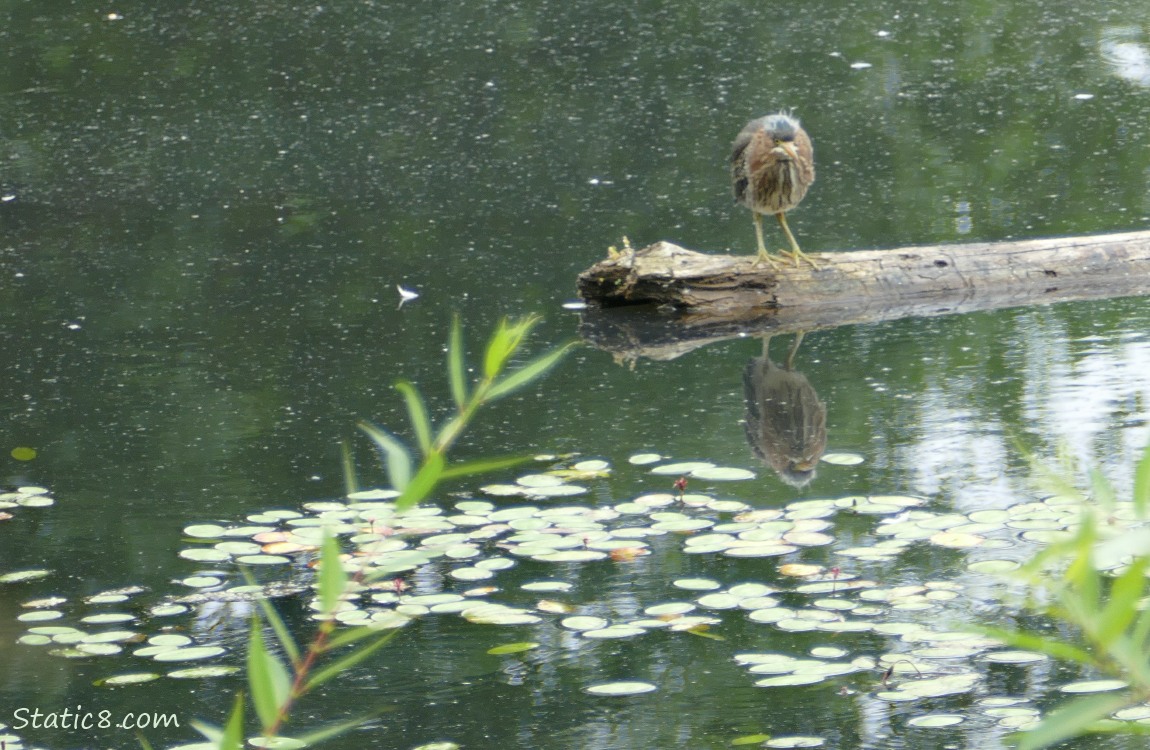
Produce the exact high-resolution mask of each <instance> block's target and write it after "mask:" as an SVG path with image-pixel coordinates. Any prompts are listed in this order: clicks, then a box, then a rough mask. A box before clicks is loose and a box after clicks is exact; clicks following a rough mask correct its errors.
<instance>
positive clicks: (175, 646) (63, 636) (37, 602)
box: [8, 571, 239, 687]
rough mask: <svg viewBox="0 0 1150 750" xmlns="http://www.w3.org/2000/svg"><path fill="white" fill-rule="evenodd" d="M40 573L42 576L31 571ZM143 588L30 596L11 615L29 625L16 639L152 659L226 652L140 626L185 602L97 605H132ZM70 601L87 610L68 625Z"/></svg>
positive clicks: (87, 653)
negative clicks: (137, 609)
mask: <svg viewBox="0 0 1150 750" xmlns="http://www.w3.org/2000/svg"><path fill="white" fill-rule="evenodd" d="M22 572H25V573H27V572H36V573H40V572H44V573H48V572H49V571H22ZM13 575H14V574H13ZM40 577H43V576H39V575H37V576H35V578H40ZM13 580H15V579H13ZM13 580H9V581H8V582H13ZM20 580H32V578H29V577H24V578H22V579H20ZM144 592H145V589H143V588H141V587H137V586H133V587H127V588H121V589H114V590H110V591H105V592H102V593H99V594H93V595H91V596H88V597H85V598H84V599H83V600H82V601H80V602H76V603H73V602H70V601H69V600H68V599H67V598H66V597H62V596H49V597H43V598H40V599H30V600H28V601H26V602H23V604H22V605H21V606H22V607H23V608H24V609H25V610H27V611H25V612H23V613H22V614H20V615H17V617H16V619H17V621H19V622H22V623H25V624H27V625H28V626H29V627H28V630H27V632H25V633H24V634H23V635H21V636H20V637H19V638H17V642H18V643H21V644H23V645H25V646H44V647H48V648H49V653H50V654H52V655H53V656H60V657H64V658H69V659H85V658H90V657H97V656H116V655H119V654H123V653H130V654H131V655H133V656H136V657H140V658H145V659H150V660H151V661H154V662H160V663H171V662H187V661H199V660H202V659H210V658H213V657H217V656H221V655H223V654H224V653H226V649H225V648H224V647H222V646H219V645H216V644H207V645H203V644H197V643H196V642H195V641H194V640H193V639H192V638H190V637H188V636H186V635H179V634H175V633H160V634H157V635H152V636H150V637H149V636H148V635H147V634H146V632H144V630H142V629H141V626H142V625H143V624H144V623H143V622H142V619H147V620H150V619H151V618H159V617H168V616H172V615H178V614H183V613H185V612H187V611H188V607H187V606H184V605H179V604H169V603H165V604H160V605H156V606H153V607H151V608H149V609H148V610H147V612H146V617H145V618H141V617H140V616H138V615H137V614H133V613H132V612H125V611H98V610H99V609H100V608H102V607H104V606H109V607H110V606H113V605H132V604H133V602H132V601H131V600H132V599H133V597H136V596H138V595H139V594H142V593H144ZM73 604H75V605H77V606H79V607H82V608H83V610H84V611H86V612H87V614H83V615H81V616H79V617H78V618H76V620H75V625H68V624H65V623H64V618H65V617H66V613H65V612H64V611H63V609H61V607H62V606H63V605H73ZM238 670H239V668H238V667H235V666H230V665H218V666H213V667H210V668H198V669H178V670H175V671H172V672H168V673H167V675H168V676H169V677H175V678H191V677H214V676H220V675H224V674H233V673H235V672H237V671H238ZM160 676H161V675H160V674H159V673H157V672H140V673H125V674H120V675H114V676H112V677H108V678H104V679H101V680H98V681H97V684H98V685H106V686H109V687H114V686H117V685H130V684H134V683H139V682H148V681H151V680H154V679H157V678H158V677H160Z"/></svg>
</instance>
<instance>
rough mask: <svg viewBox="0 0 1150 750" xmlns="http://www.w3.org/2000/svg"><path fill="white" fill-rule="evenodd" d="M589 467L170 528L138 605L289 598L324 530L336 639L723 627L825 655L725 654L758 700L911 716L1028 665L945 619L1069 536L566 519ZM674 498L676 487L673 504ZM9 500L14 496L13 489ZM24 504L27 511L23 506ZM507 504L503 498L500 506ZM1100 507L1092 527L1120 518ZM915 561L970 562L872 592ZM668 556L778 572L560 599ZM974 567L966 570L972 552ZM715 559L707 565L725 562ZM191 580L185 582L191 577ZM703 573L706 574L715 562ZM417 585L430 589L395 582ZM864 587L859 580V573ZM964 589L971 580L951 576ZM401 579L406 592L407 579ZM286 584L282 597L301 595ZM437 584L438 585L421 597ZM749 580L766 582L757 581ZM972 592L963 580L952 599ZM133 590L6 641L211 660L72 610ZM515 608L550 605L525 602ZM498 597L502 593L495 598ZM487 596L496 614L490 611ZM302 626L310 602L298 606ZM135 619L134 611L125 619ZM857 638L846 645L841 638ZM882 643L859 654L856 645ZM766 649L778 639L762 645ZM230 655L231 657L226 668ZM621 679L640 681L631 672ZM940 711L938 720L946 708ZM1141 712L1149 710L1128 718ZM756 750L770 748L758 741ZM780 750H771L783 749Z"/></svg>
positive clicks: (861, 517)
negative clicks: (410, 501)
mask: <svg viewBox="0 0 1150 750" xmlns="http://www.w3.org/2000/svg"><path fill="white" fill-rule="evenodd" d="M830 457H831V458H832V459H833V461H832V462H834V463H838V464H840V465H853V464H855V463H858V461H857V460H856V458H858V459H859V460H861V457H856V456H855V454H838V455H835V454H831V456H830ZM629 463H630V464H631V465H633V466H636V467H650V468H644V469H643V470H644V471H649V473H650V475H651V476H653V477H656V479H657V481H658V482H660V483H662V486H663V487H666V486H667V484H669V481H668V480H669V478H670V477H676V478H678V477H690V478H691V482H692V486H695V485H696V484H705V483H707V482H725V481H738V480H745V479H749V478H752V477H754V476H755V474H754V473H753V472H750V471H748V470H745V469H738V468H726V467H717V466H715V465H713V464H710V463H707V462H681V461H680V462H675V461H670V460H668V459H665V458H664V457H663V456H660V455H658V454H654V453H648V454H637V455H635V456H632V457H631V458H630V460H629ZM611 473H612V469H611V467H610V465H609V464H607V462H605V461H600V460H594V461H580V462H577V463H574V464H572V465H570V466H565V467H563V468H559V469H551V470H545V471H539V472H536V473H529V474H527V475H524V476H522V477H520V478H519V479H517V480H516V481H515V482H514V483H506V484H492V485H487V486H484V487H481V488H480V492H482V493H484V494H486V495H487V496H489V497H490V498H491V499H490V500H481V499H474V498H469V499H463V500H459V501H457V502H454V503H453V504H451V505H450V506H445V507H437V506H433V505H426V506H421V507H417V508H415V509H413V510H411V511H409V512H407V513H405V514H403V515H397V514H396V513H395V508H394V502H393V501H394V498H395V497H396V494H397V493H395V492H392V491H390V490H369V491H364V492H358V493H355V494H353V495H351V496H349V497H348V498H347V499H346V501H343V502H312V503H306V504H304V505H303V506H301V507H300V508H299V509H274V510H268V511H265V512H262V513H257V514H252V515H249V516H247V517H246V518H245V519H243V520H242V521H240V522H237V523H199V524H193V525H191V526H188V527H186V528H185V529H184V530H183V531H184V535H185V542H186V546H185V548H184V549H183V550H182V551H180V552H179V556H180V557H181V558H182V559H184V560H186V561H188V562H190V563H194V564H195V565H196V566H197V567H199V569H197V570H195V571H194V572H193V573H192V574H191V575H189V576H187V577H185V578H184V579H182V580H181V583H182V584H183V585H184V586H185V587H186V588H187V589H188V590H190V591H187V592H185V593H182V594H180V595H176V596H173V597H170V598H169V600H167V601H165V602H163V603H161V604H159V605H156V606H153V607H151V608H149V609H147V610H146V611H147V616H148V617H162V616H168V615H175V614H181V613H184V612H187V611H188V610H189V606H190V605H195V604H199V603H204V602H220V601H233V600H242V599H251V598H255V597H259V596H274V595H276V594H279V593H295V592H299V591H302V590H307V587H308V586H310V582H311V575H310V572H309V571H308V570H307V566H308V565H310V564H313V563H314V562H315V561H316V558H317V556H318V554H317V553H318V549H319V546H320V544H321V542H322V540H323V538H324V535H325V534H335V535H337V536H338V537H339V538H340V542H341V545H342V547H343V549H344V551H345V553H346V554H345V556H344V560H343V564H344V566H345V568H346V569H347V570H348V572H349V573H351V574H352V576H353V577H352V583H351V587H350V590H349V594H348V596H347V597H346V599H345V600H344V601H342V602H340V604H339V606H338V607H337V611H336V612H335V613H334V614H333V615H332V616H334V618H335V619H336V620H338V621H339V622H341V623H343V624H346V625H367V626H370V627H374V628H379V629H390V628H398V627H403V626H405V625H407V624H409V623H411V622H412V621H414V620H417V619H419V618H423V617H432V616H449V617H459V618H462V619H464V620H466V621H468V622H471V623H475V624H479V625H488V626H521V627H528V628H533V629H535V630H533V634H534V633H537V634H538V635H533V638H534V639H533V640H521V641H517V642H515V643H510V644H505V645H503V646H498V647H496V648H494V649H491V650H490V651H489V653H491V654H493V655H500V656H504V657H506V658H521V657H520V655H521V654H525V653H527V652H530V651H532V650H534V649H535V648H536V647H537V646H538V644H539V642H543V641H544V640H545V638H546V634H545V633H543V632H541V630H542V629H547V628H551V629H554V630H555V631H561V632H564V633H566V636H565V637H566V638H568V639H570V640H571V641H572V642H585V643H586V644H587V647H593V645H592V644H593V643H594V642H595V641H603V640H612V639H624V638H633V637H637V636H643V635H645V634H648V633H652V632H676V631H678V632H682V631H686V632H688V633H694V634H705V633H706V632H707V629H708V628H710V629H711V630H710V632H711V633H714V632H721V630H720V626H721V625H722V624H723V622H724V621H728V618H731V617H742V618H745V619H746V620H748V621H750V622H752V623H757V624H759V625H762V626H764V627H766V628H770V629H772V630H774V631H778V632H779V633H780V634H786V633H808V634H816V635H817V634H819V633H826V634H828V635H827V637H828V638H830V637H833V638H835V645H834V646H820V647H816V648H813V649H810V650H809V651H807V652H803V653H783V652H781V651H775V650H772V651H770V652H764V653H749V652H748V653H739V654H738V655H737V656H736V657H735V659H736V662H737V663H738V664H740V665H741V666H743V667H745V668H746V671H747V677H748V680H749V682H750V683H751V684H754V685H756V686H758V687H762V688H768V689H770V688H780V687H783V688H785V687H792V686H796V685H816V684H818V683H824V682H828V681H838V682H837V687H838V688H839V689H840V690H853V688H852V687H851V686H860V685H865V689H866V690H868V691H870V692H871V694H872V695H873V697H874V698H875V699H877V700H881V701H884V702H887V703H890V704H900V703H913V702H916V701H930V704H929V705H930V708H931V709H937V708H938V704H937V700H938V699H943V698H946V697H947V696H953V695H969V694H975V695H977V693H978V691H980V690H984V689H985V687H984V677H985V674H986V672H987V670H990V669H1025V668H1027V667H1029V666H1031V665H1038V664H1042V663H1044V662H1046V661H1047V657H1046V656H1044V655H1042V654H1037V653H1032V652H1026V651H1018V650H1006V649H1004V648H1003V647H1002V646H1001V644H999V643H998V642H996V641H994V640H992V639H989V638H985V637H982V636H976V635H972V634H970V633H968V632H963V631H960V630H958V629H956V628H955V627H949V626H948V625H947V623H948V622H958V621H960V620H961V619H962V617H963V615H962V614H961V613H957V612H956V611H955V610H954V609H953V608H952V607H953V605H952V602H954V601H955V600H956V599H961V598H966V597H968V596H970V595H971V592H970V591H969V590H968V588H969V587H974V586H977V587H980V588H985V587H986V586H989V585H993V583H994V580H995V579H992V578H989V577H987V576H991V575H997V574H999V573H1002V572H1006V571H1009V570H1011V569H1013V568H1015V567H1017V566H1018V562H1017V561H1018V560H1021V559H1025V558H1026V557H1028V556H1029V555H1030V554H1032V553H1033V551H1034V550H1035V548H1036V547H1038V546H1042V545H1044V544H1047V543H1049V542H1050V541H1052V540H1055V539H1059V538H1062V537H1063V536H1065V535H1066V534H1069V533H1072V531H1073V529H1074V527H1075V524H1076V523H1077V520H1078V511H1079V508H1078V506H1077V505H1075V504H1074V503H1073V502H1071V501H1069V500H1067V499H1065V498H1049V499H1047V500H1042V501H1034V502H1024V503H1019V504H1016V505H1014V506H1011V507H1009V508H1003V509H993V510H976V511H973V512H970V513H953V512H946V513H940V512H935V511H932V510H930V509H928V507H927V505H928V501H927V500H926V499H924V498H920V497H913V496H904V495H868V496H862V495H856V496H849V497H838V498H825V499H813V500H802V501H797V502H792V503H790V504H787V505H785V506H783V507H780V508H756V507H753V506H752V505H750V504H748V503H746V502H743V501H742V500H737V499H731V498H729V497H721V496H714V495H710V494H704V493H698V492H696V493H687V492H685V490H681V491H680V492H679V493H672V492H650V493H647V494H641V495H638V496H635V497H631V498H629V499H624V500H621V501H618V502H603V501H600V502H599V503H597V504H571V503H570V500H568V498H570V497H574V496H577V495H582V494H585V493H587V491H588V490H587V487H586V486H585V485H586V484H589V483H591V482H598V481H602V480H604V479H606V478H609V477H610V476H611ZM679 487H680V485H679V484H678V483H676V488H679ZM25 494H28V493H25ZM38 496H41V495H34V494H32V495H29V497H38ZM509 498H514V499H509ZM848 517H849V519H850V524H849V526H850V541H849V542H848V543H843V542H842V541H840V539H839V535H840V533H841V522H842V521H843V520H844V519H845V518H848ZM1133 517H1134V516H1133V514H1132V513H1130V512H1128V509H1127V508H1124V507H1119V508H1118V509H1117V511H1116V512H1115V513H1114V514H1113V518H1112V519H1111V520H1112V524H1114V525H1118V526H1120V525H1121V524H1122V523H1123V522H1124V521H1129V520H1131V519H1133ZM916 545H922V546H929V547H933V548H936V549H946V550H951V551H953V552H955V553H957V554H961V555H968V556H975V555H977V556H978V558H979V559H974V560H971V561H969V562H967V563H966V564H965V568H966V570H967V571H968V572H967V573H965V574H964V576H965V577H964V579H963V582H958V581H957V580H922V581H917V582H916V581H914V580H913V578H912V575H913V571H911V570H907V569H905V567H900V569H899V571H898V576H897V579H896V578H894V577H893V576H892V580H897V581H898V583H897V585H893V584H884V583H882V582H881V580H882V578H883V577H884V575H877V573H882V572H885V571H886V570H887V569H888V566H889V565H890V564H891V563H893V562H894V561H895V560H897V559H900V556H902V555H904V554H905V553H907V552H908V551H909V550H910V549H911V548H913V547H915V546H916ZM672 549H674V550H675V551H677V552H678V553H681V554H683V555H687V556H691V557H694V558H697V559H698V560H699V561H700V562H699V565H700V566H701V567H704V568H706V567H709V566H711V563H710V562H709V559H710V558H714V559H716V560H717V559H719V558H769V557H775V558H780V559H778V560H775V561H770V562H766V563H763V564H765V565H768V566H770V567H769V570H770V571H771V572H770V573H765V574H764V575H763V578H764V579H767V580H765V581H746V580H739V581H729V582H725V581H722V580H719V577H718V576H716V577H713V578H712V577H705V576H697V577H683V578H678V579H675V580H673V581H671V582H670V583H671V585H672V586H673V587H674V588H675V589H677V590H678V591H679V592H680V595H678V596H676V598H675V600H673V601H652V602H649V603H647V605H646V606H643V605H640V611H639V612H638V613H637V614H633V615H631V616H616V615H613V614H612V613H608V612H604V611H602V608H601V607H600V606H599V603H597V602H583V603H572V602H568V601H562V600H561V599H562V595H564V594H567V593H569V592H570V591H571V590H572V588H573V584H572V583H571V582H570V581H569V580H564V579H565V578H571V577H573V576H574V575H576V573H577V572H578V571H579V566H584V565H596V566H612V565H626V564H630V563H632V562H634V561H637V560H639V559H641V558H643V557H646V556H648V555H661V554H667V553H668V552H669V551H670V550H672ZM987 550H990V551H992V552H991V553H990V554H986V552H985V551H987ZM730 563H731V561H729V560H728V561H726V562H725V564H727V565H729V564H730ZM201 566H202V567H201ZM239 566H259V568H260V569H261V570H262V571H263V575H264V576H265V578H266V576H267V575H273V576H274V575H277V571H282V572H283V576H282V577H286V578H288V579H290V580H277V581H273V582H271V583H267V582H266V581H265V582H263V583H259V584H253V583H250V582H248V581H244V580H240V578H239V575H238V573H239ZM522 566H533V567H531V571H532V572H536V571H544V573H543V575H542V576H540V577H538V578H536V579H535V580H530V581H528V582H527V583H522V584H520V585H518V586H515V587H514V588H512V587H511V586H507V587H506V590H505V589H504V587H501V586H500V585H499V578H500V576H501V573H502V572H503V571H506V570H509V569H512V568H518V567H522ZM716 567H720V566H716ZM425 568H427V569H434V571H435V573H436V575H434V576H410V575H409V574H411V573H412V572H414V571H419V570H421V569H425ZM864 571H865V572H866V573H867V574H869V576H870V577H864V576H863V575H862V573H863V572H864ZM49 573H50V572H49V571H37V570H30V571H15V572H12V573H8V574H5V575H4V576H0V583H18V582H22V581H25V580H33V579H35V578H36V577H42V576H46V575H48V574H49ZM972 573H973V574H975V576H974V577H972V576H971V575H970V574H972ZM409 577H414V578H416V579H417V583H416V584H415V585H414V589H413V588H412V584H409V583H408V582H407V578H409ZM301 580H302V583H301ZM428 581H437V582H438V581H442V583H441V584H440V583H428ZM767 581H769V583H768V582H767ZM972 582H973V583H972ZM136 593H137V592H134V591H131V592H129V591H119V592H105V594H102V595H99V596H97V597H90V598H89V599H88V600H86V601H85V602H84V604H85V606H86V610H88V611H89V612H88V613H87V614H85V615H83V616H82V617H79V618H78V619H77V620H76V621H74V622H73V623H72V624H64V623H62V622H61V620H62V619H63V618H65V616H66V615H65V612H64V610H63V609H62V608H61V607H60V605H62V604H65V603H66V601H65V600H64V599H62V598H59V599H52V598H48V599H42V600H36V601H30V602H27V603H25V607H26V608H27V609H28V610H29V611H28V612H26V613H24V614H22V615H21V616H20V618H19V619H20V620H21V621H23V622H25V623H27V625H28V626H29V630H28V632H27V633H26V634H25V635H24V636H23V637H21V639H20V641H21V642H22V643H24V644H27V645H42V646H49V647H51V648H52V649H53V653H56V654H58V655H60V656H66V657H75V658H79V657H93V656H99V655H112V654H117V653H123V652H129V651H130V653H132V654H134V655H135V656H136V657H139V658H144V659H149V660H151V661H152V662H156V663H166V662H180V661H194V660H199V659H211V658H214V657H219V656H221V655H223V654H224V649H223V647H222V646H220V645H219V644H218V643H215V642H193V641H191V640H190V639H187V637H186V636H182V635H174V634H167V633H155V634H148V633H146V632H143V630H142V629H141V625H142V624H141V623H140V622H139V621H138V618H137V617H136V616H135V615H133V614H131V613H128V612H122V611H108V612H102V611H101V612H90V610H92V609H93V606H94V605H101V606H110V605H115V604H118V603H121V602H124V601H125V600H126V599H128V598H129V597H131V596H134V595H135V594H136ZM523 593H531V594H545V595H550V596H558V597H560V600H557V599H535V597H531V598H532V599H534V603H525V602H524V601H523V600H524V598H525V597H524V596H523ZM500 595H503V596H502V597H501V596H500ZM497 598H505V599H509V600H510V601H497V600H496V599H497ZM312 609H313V610H314V611H315V616H316V617H321V616H323V615H321V613H320V607H319V604H318V603H317V602H312ZM140 610H141V608H140V607H136V608H135V610H134V611H140ZM851 633H857V634H859V635H858V636H855V637H851V636H849V634H851ZM876 637H877V638H879V639H881V643H882V644H883V645H882V646H881V647H876V645H875V638H876ZM779 640H780V641H781V642H790V641H789V640H787V639H784V638H780V639H779ZM230 658H233V659H234V656H233V657H230ZM235 670H236V667H235V666H233V665H230V664H213V665H208V666H206V667H204V666H198V667H190V668H181V669H178V670H175V671H172V672H168V673H167V675H168V676H169V677H174V678H193V677H207V676H215V675H220V674H228V673H230V672H232V671H235ZM159 676H160V673H159V672H153V671H138V672H135V671H133V672H125V673H123V674H119V675H113V676H110V677H108V678H105V679H104V680H102V681H101V684H104V685H108V686H114V685H131V684H134V683H141V682H146V681H148V680H151V679H156V678H157V677H159ZM639 676H640V677H641V675H639ZM1118 687H1120V685H1115V684H1113V683H1112V682H1108V681H1098V680H1096V681H1087V682H1084V683H1077V684H1074V685H1069V686H1065V687H1064V688H1063V690H1067V691H1080V692H1085V691H1088V690H1105V689H1117V688H1118ZM655 690H657V687H656V685H654V684H652V683H648V682H644V681H642V680H627V681H624V682H613V683H601V684H598V685H593V686H591V687H589V688H587V692H588V693H589V694H592V695H600V696H605V697H609V696H623V695H639V694H642V693H645V692H650V691H655ZM1023 703H1024V701H1023V699H1020V698H1012V697H1008V696H999V697H984V698H981V699H977V700H975V701H974V702H973V703H971V704H970V705H969V707H967V708H965V709H963V710H962V711H961V712H947V713H932V714H925V715H916V716H913V717H911V718H910V720H908V722H907V726H909V727H913V728H916V729H922V730H927V729H937V728H945V727H948V726H953V725H955V724H958V723H961V722H963V721H965V720H966V719H967V718H973V717H974V716H976V715H978V716H981V717H983V718H984V719H985V718H989V719H992V720H994V721H995V722H997V723H998V724H999V725H1000V726H1002V727H1004V728H1008V729H1017V728H1024V727H1026V726H1030V725H1032V724H1033V723H1035V722H1037V720H1038V716H1039V715H1038V711H1037V710H1036V709H1034V708H1032V707H1030V706H1026V705H1022V704H1023ZM956 705H958V704H956ZM1148 713H1150V712H1148ZM1115 718H1119V719H1125V720H1130V721H1138V720H1142V719H1145V718H1148V717H1147V716H1146V715H1143V714H1142V713H1139V712H1137V711H1135V710H1134V709H1128V710H1127V711H1125V712H1119V714H1118V715H1116V716H1115ZM822 742H823V741H822V739H821V738H817V737H806V736H795V737H786V738H784V737H776V738H773V739H771V740H769V741H768V742H767V744H766V745H765V746H768V747H817V746H820V745H821V744H822ZM772 743H773V744H772ZM788 743H789V744H788Z"/></svg>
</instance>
